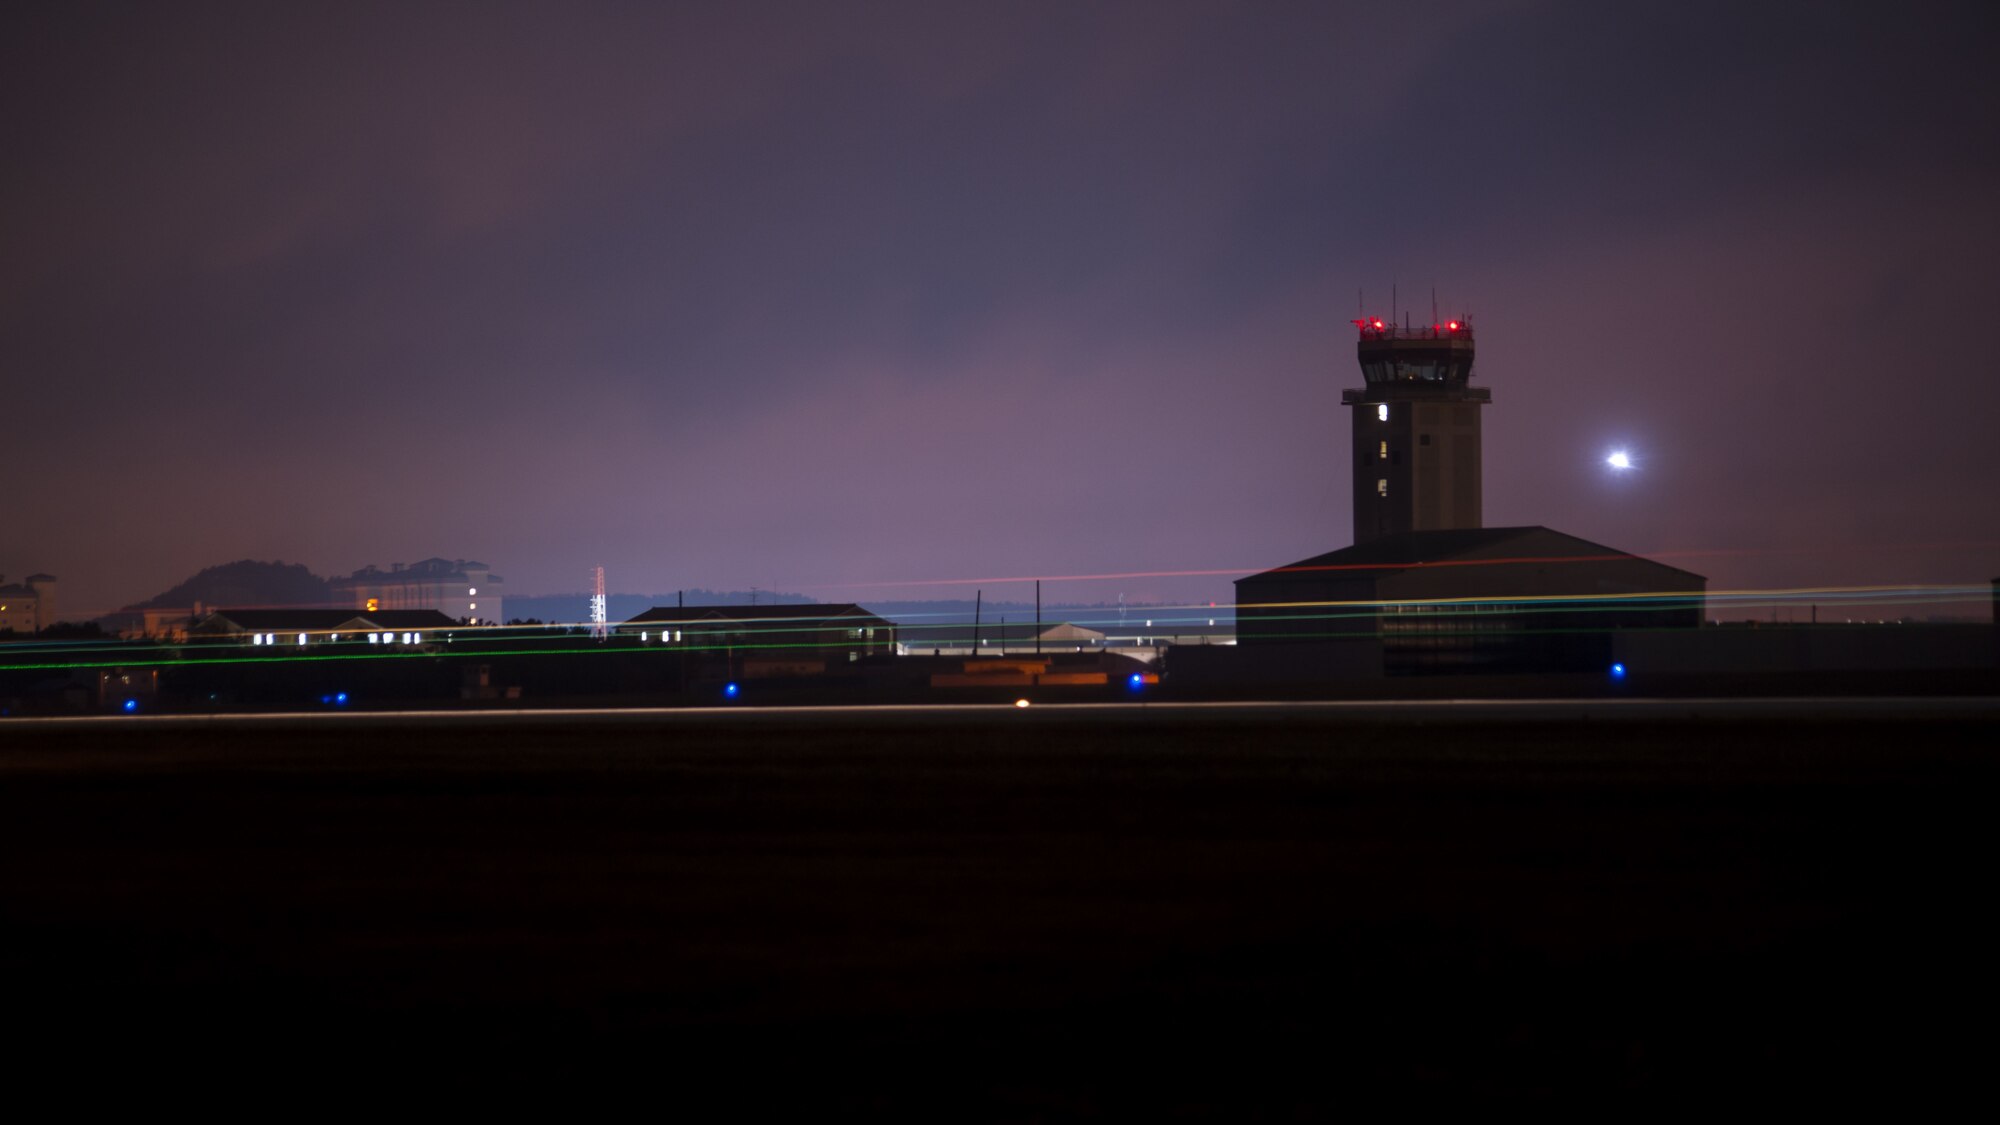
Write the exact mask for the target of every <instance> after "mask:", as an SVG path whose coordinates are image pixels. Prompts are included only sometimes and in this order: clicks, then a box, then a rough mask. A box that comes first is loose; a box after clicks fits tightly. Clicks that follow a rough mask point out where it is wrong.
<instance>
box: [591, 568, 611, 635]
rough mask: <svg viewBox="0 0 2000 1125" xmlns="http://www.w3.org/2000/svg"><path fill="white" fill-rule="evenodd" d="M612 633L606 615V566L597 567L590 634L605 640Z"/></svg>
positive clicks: (592, 594)
mask: <svg viewBox="0 0 2000 1125" xmlns="http://www.w3.org/2000/svg"><path fill="white" fill-rule="evenodd" d="M610 633H611V628H610V626H609V625H607V624H606V622H605V615H604V568H603V567H601V566H600V567H598V568H597V585H596V587H595V588H594V589H593V590H592V592H591V595H590V635H591V636H593V637H596V638H597V639H598V640H600V641H601V640H603V639H604V638H605V637H606V636H609V635H610Z"/></svg>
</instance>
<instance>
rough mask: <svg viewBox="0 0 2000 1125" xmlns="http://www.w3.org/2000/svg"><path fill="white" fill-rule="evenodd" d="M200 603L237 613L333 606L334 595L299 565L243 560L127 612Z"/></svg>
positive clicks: (210, 571) (208, 572) (214, 568)
mask: <svg viewBox="0 0 2000 1125" xmlns="http://www.w3.org/2000/svg"><path fill="white" fill-rule="evenodd" d="M196 602H200V603H201V604H202V605H204V606H207V607H211V608H213V607H215V606H227V607H232V608H236V609H247V608H250V607H253V606H268V607H279V606H283V607H287V608H290V607H295V606H325V605H331V604H332V603H333V591H332V590H331V589H330V588H329V587H328V586H327V582H326V579H324V578H321V577H320V576H319V575H317V574H314V573H313V572H312V571H310V570H307V569H306V568H305V567H304V566H302V565H300V564H299V563H282V562H257V561H255V560H253V559H243V560H241V561H239V562H233V563H223V564H222V565H221V566H211V567H209V568H208V569H206V570H204V571H202V572H201V573H200V574H197V575H195V576H194V577H193V578H190V579H188V580H187V581H185V582H183V583H181V584H180V585H178V586H175V587H174V588H173V589H171V590H168V591H167V592H165V593H163V594H159V595H157V596H155V597H151V598H147V599H146V600H145V601H143V602H140V603H138V604H137V605H130V606H126V607H125V608H126V609H127V610H135V609H188V608H190V607H192V606H193V605H194V603H196Z"/></svg>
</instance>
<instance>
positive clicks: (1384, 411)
mask: <svg viewBox="0 0 2000 1125" xmlns="http://www.w3.org/2000/svg"><path fill="white" fill-rule="evenodd" d="M1375 418H1376V420H1377V421H1380V422H1387V421H1388V420H1389V404H1388V403H1386V402H1385V403H1383V404H1382V405H1380V406H1378V407H1376V408H1375Z"/></svg>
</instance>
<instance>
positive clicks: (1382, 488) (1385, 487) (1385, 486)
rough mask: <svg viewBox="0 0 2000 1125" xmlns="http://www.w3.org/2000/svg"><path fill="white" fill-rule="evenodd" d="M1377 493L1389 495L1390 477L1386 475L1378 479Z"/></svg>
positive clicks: (1376, 483)
mask: <svg viewBox="0 0 2000 1125" xmlns="http://www.w3.org/2000/svg"><path fill="white" fill-rule="evenodd" d="M1375 495H1377V496H1387V495H1389V480H1388V478H1386V477H1384V478H1383V479H1381V480H1378V481H1376V482H1375Z"/></svg>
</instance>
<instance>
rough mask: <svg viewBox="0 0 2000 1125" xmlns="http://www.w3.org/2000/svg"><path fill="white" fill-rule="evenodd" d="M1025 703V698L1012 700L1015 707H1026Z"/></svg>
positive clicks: (1026, 702) (1026, 703)
mask: <svg viewBox="0 0 2000 1125" xmlns="http://www.w3.org/2000/svg"><path fill="white" fill-rule="evenodd" d="M1027 705H1028V701H1027V700H1025V699H1016V700H1015V701H1014V706H1016V707H1023V708H1025V707H1026V706H1027Z"/></svg>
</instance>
